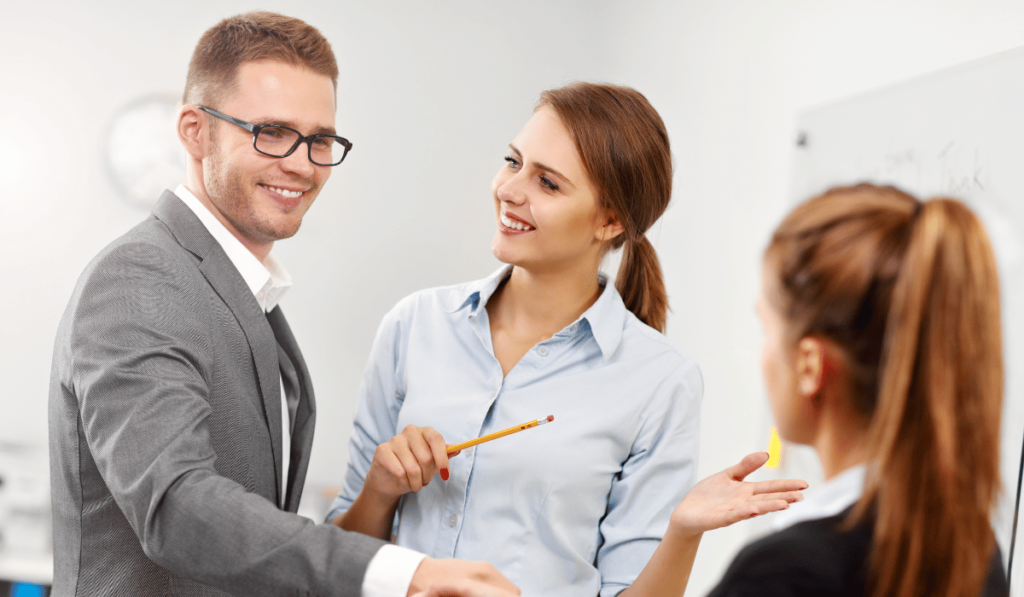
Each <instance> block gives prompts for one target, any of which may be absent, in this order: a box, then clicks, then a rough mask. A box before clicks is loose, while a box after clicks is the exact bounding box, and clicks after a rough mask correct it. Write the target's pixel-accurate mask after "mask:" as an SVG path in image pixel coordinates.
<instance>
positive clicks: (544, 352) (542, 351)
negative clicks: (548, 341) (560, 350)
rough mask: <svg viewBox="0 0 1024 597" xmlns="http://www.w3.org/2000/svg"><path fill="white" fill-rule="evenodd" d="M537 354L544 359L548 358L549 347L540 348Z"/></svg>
mask: <svg viewBox="0 0 1024 597" xmlns="http://www.w3.org/2000/svg"><path fill="white" fill-rule="evenodd" d="M537 354H539V355H540V356H542V357H546V356H548V347H547V346H540V347H538V348H537Z"/></svg>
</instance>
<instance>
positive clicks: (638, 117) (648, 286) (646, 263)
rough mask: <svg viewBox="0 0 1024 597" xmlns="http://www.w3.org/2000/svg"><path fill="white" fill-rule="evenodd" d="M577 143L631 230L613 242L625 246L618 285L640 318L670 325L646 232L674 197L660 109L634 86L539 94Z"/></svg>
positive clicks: (603, 195)
mask: <svg viewBox="0 0 1024 597" xmlns="http://www.w3.org/2000/svg"><path fill="white" fill-rule="evenodd" d="M543 106H549V107H551V108H552V109H553V110H554V111H555V113H556V114H558V117H559V119H560V120H561V121H562V124H564V125H565V128H566V129H568V131H569V134H570V135H572V137H573V141H575V143H576V149H577V150H578V151H579V152H580V157H581V158H582V159H583V165H584V166H585V167H586V169H587V173H588V174H589V175H590V178H591V180H592V181H593V182H594V184H595V186H596V187H597V188H598V192H599V193H600V199H601V201H602V202H603V204H604V206H605V207H608V208H610V209H611V210H612V211H614V212H615V214H616V215H617V216H618V218H619V221H620V222H621V224H622V226H623V227H624V228H625V232H624V233H623V234H621V235H619V236H618V237H616V238H615V239H614V240H613V241H612V242H611V243H610V246H609V248H611V249H618V248H620V247H623V254H622V262H621V265H620V266H619V273H618V276H617V278H616V280H615V288H616V289H617V290H618V291H619V294H621V295H622V300H623V302H624V303H625V304H626V308H627V309H629V310H630V311H632V312H633V314H634V315H636V316H637V318H639V319H640V321H643V322H644V323H646V324H647V325H649V326H651V327H652V328H654V329H656V330H658V331H661V332H664V331H665V321H666V319H667V315H668V313H667V312H668V296H667V295H666V293H665V283H664V280H663V279H662V275H661V265H660V264H659V263H658V254H657V253H656V252H655V250H654V247H653V246H652V245H651V243H650V241H648V240H647V238H646V237H645V236H644V233H645V232H647V230H648V229H649V228H650V227H651V225H652V224H654V222H655V221H657V219H658V218H659V217H661V214H662V213H664V211H665V208H666V207H667V206H668V202H669V199H670V198H671V196H672V152H671V150H670V148H669V143H668V132H667V131H666V130H665V123H663V122H662V120H661V117H660V116H658V112H657V111H655V109H654V108H653V107H652V106H651V104H650V103H649V102H648V101H647V98H645V97H644V96H643V95H642V94H641V93H640V92H638V91H636V90H635V89H631V88H629V87H620V86H617V85H604V84H596V83H573V84H571V85H568V86H566V87H561V88H559V89H552V90H550V91H545V92H544V93H542V94H541V97H540V102H538V104H537V107H538V108H540V107H543Z"/></svg>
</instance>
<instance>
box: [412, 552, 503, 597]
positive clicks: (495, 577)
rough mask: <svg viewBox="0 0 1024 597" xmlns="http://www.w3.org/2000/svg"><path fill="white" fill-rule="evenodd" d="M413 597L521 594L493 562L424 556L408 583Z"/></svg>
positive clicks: (473, 596) (471, 596) (483, 596)
mask: <svg viewBox="0 0 1024 597" xmlns="http://www.w3.org/2000/svg"><path fill="white" fill-rule="evenodd" d="M408 594H409V595H410V596H412V597H518V596H519V588H518V587H516V586H515V585H514V584H512V583H511V582H510V581H509V580H508V579H507V578H505V577H504V576H502V574H501V573H500V572H498V570H497V569H496V568H495V567H494V566H491V565H490V564H487V563H485V562H466V561H464V560H451V559H446V560H438V559H434V558H424V560H423V561H422V562H421V563H420V565H419V568H417V569H416V573H415V574H414V575H413V577H412V583H410V584H409V593H408Z"/></svg>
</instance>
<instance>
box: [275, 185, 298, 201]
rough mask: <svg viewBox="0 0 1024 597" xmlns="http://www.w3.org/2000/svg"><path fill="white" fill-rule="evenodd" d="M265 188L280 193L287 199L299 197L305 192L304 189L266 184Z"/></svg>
mask: <svg viewBox="0 0 1024 597" xmlns="http://www.w3.org/2000/svg"><path fill="white" fill-rule="evenodd" d="M267 188H268V189H270V190H271V191H274V192H275V193H277V194H278V195H282V196H284V197H288V198H289V199H295V198H296V197H301V196H302V193H304V192H305V191H289V190H288V189H279V188H277V187H271V186H268V187H267Z"/></svg>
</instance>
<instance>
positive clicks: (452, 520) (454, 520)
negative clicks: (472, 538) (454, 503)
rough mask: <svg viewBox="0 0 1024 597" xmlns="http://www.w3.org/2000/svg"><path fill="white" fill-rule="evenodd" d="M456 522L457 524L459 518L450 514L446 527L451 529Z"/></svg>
mask: <svg viewBox="0 0 1024 597" xmlns="http://www.w3.org/2000/svg"><path fill="white" fill-rule="evenodd" d="M457 522H459V517H458V516H456V515H454V514H452V515H451V516H449V517H448V526H450V527H453V526H455V523H457Z"/></svg>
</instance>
